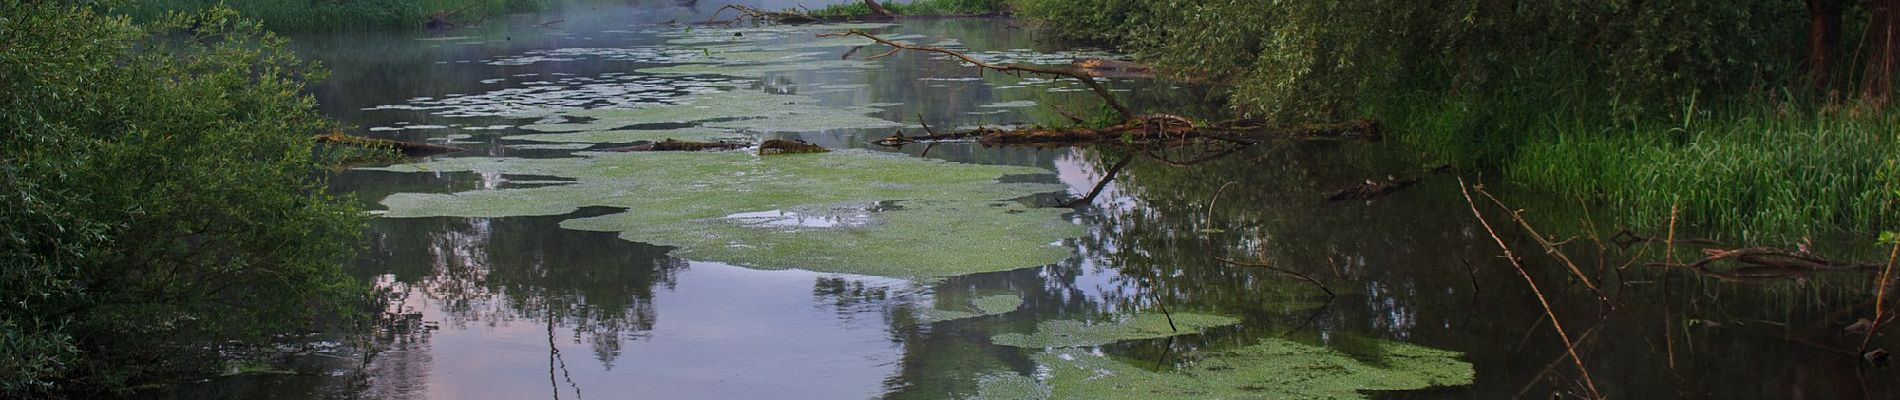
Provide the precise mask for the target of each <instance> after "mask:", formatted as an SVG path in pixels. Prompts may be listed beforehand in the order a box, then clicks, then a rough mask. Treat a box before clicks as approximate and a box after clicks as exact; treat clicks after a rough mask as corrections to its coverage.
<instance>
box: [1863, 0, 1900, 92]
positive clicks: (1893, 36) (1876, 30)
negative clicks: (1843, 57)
mask: <svg viewBox="0 0 1900 400" xmlns="http://www.w3.org/2000/svg"><path fill="white" fill-rule="evenodd" d="M1872 3H1873V4H1872V5H1871V10H1870V11H1872V12H1871V13H1870V14H1871V18H1869V21H1868V23H1867V46H1868V52H1867V72H1866V75H1867V76H1866V78H1865V80H1864V82H1862V83H1861V87H1860V91H1861V96H1862V98H1864V99H1866V100H1867V101H1868V102H1870V103H1872V105H1873V106H1875V107H1884V106H1886V105H1887V101H1888V100H1890V99H1891V97H1892V96H1893V89H1894V87H1893V83H1894V82H1893V80H1894V72H1896V71H1895V70H1896V69H1897V68H1900V0H1872Z"/></svg>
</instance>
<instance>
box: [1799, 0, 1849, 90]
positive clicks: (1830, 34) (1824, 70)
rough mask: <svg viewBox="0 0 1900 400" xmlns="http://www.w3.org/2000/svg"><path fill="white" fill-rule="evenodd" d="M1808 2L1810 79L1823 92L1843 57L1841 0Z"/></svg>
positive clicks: (1831, 84)
mask: <svg viewBox="0 0 1900 400" xmlns="http://www.w3.org/2000/svg"><path fill="white" fill-rule="evenodd" d="M1807 1H1808V21H1809V22H1808V76H1809V78H1810V79H1811V80H1812V81H1813V84H1814V88H1815V89H1816V90H1820V91H1822V92H1823V93H1825V92H1826V91H1828V89H1830V88H1831V87H1832V86H1833V85H1834V70H1835V69H1836V68H1839V66H1838V65H1836V64H1838V63H1839V61H1838V60H1839V59H1840V57H1841V0H1807Z"/></svg>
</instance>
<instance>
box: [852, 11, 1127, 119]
mask: <svg viewBox="0 0 1900 400" xmlns="http://www.w3.org/2000/svg"><path fill="white" fill-rule="evenodd" d="M845 36H859V37H863V38H865V39H871V41H874V42H877V43H878V44H882V45H885V46H890V47H891V48H892V50H891V51H889V52H885V53H884V54H879V55H876V56H871V57H870V59H877V58H883V57H886V56H889V55H891V54H893V53H896V52H897V50H912V51H922V52H929V53H938V54H944V55H948V56H951V57H956V58H957V59H959V60H962V61H963V62H965V63H969V64H970V65H975V66H976V67H977V68H982V69H987V70H992V71H996V72H1002V73H1013V74H1019V75H1020V74H1025V73H1027V74H1035V75H1046V76H1059V77H1068V78H1071V79H1075V80H1077V81H1080V82H1082V84H1083V85H1086V86H1088V87H1089V90H1092V91H1094V92H1095V95H1096V96H1097V97H1101V98H1102V101H1103V102H1105V103H1108V106H1109V107H1110V108H1114V109H1115V112H1116V113H1120V114H1121V116H1122V117H1123V119H1134V118H1135V113H1134V112H1133V111H1129V108H1128V106H1125V105H1122V102H1121V101H1120V100H1117V99H1115V95H1113V94H1110V93H1109V92H1108V88H1107V87H1104V86H1102V83H1101V82H1097V81H1096V80H1095V78H1094V77H1090V76H1089V74H1087V73H1084V72H1081V71H1078V70H1076V69H1073V68H1065V67H1048V66H1041V65H1022V64H1002V65H997V64H990V63H986V62H983V61H982V60H978V59H976V58H974V57H970V55H968V54H963V53H961V52H957V51H955V50H950V49H945V48H942V47H932V46H919V45H914V44H908V43H900V42H896V41H892V40H890V39H885V38H883V37H879V36H877V35H873V34H870V33H868V32H865V31H861V30H857V29H852V30H849V31H844V32H838V33H820V34H818V37H845Z"/></svg>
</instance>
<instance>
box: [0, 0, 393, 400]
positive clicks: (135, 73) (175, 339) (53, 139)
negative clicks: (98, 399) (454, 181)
mask: <svg viewBox="0 0 1900 400" xmlns="http://www.w3.org/2000/svg"><path fill="white" fill-rule="evenodd" d="M283 45H284V40H283V39H282V38H280V37H277V36H274V35H271V34H268V33H265V32H263V31H262V30H261V28H260V27H259V26H258V25H257V24H256V23H253V22H247V21H245V20H242V19H239V18H237V16H236V14H235V13H234V12H232V11H231V10H229V9H223V8H214V9H211V10H207V11H204V12H199V13H191V14H173V15H169V16H166V17H163V18H158V19H156V20H154V21H153V22H151V23H146V24H134V23H132V22H131V21H130V20H129V19H128V18H125V17H115V16H104V15H100V14H98V13H96V12H95V11H94V10H93V9H91V8H89V7H84V6H75V5H68V4H62V2H4V3H0V227H5V228H4V229H0V397H22V396H24V397H36V396H45V395H58V394H86V393H94V392H102V391H122V390H130V389H133V388H136V387H138V386H140V385H144V384H148V383H152V382H155V381H159V380H163V379H166V378H168V377H172V376H177V374H188V373H194V372H203V371H205V370H206V369H208V368H212V367H214V364H215V363H216V362H217V361H218V357H217V353H216V352H217V351H218V350H219V348H220V347H224V346H228V345H232V344H239V343H261V342H265V341H268V340H270V339H272V338H273V337H274V336H275V335H280V334H286V333H306V332H311V329H312V328H313V327H314V326H316V323H317V319H318V318H319V317H320V316H321V315H325V313H326V312H327V311H336V310H341V309H342V308H343V307H350V306H351V305H352V304H355V303H352V301H353V300H352V299H355V298H357V296H359V295H362V294H364V293H365V291H362V290H360V288H361V285H360V284H357V283H355V282H354V281H353V280H351V279H349V278H348V277H346V276H344V275H343V274H342V273H341V269H340V267H339V266H340V265H341V264H342V262H344V261H345V260H346V259H347V258H348V257H349V256H350V255H351V254H352V252H353V251H354V246H355V245H356V243H357V240H356V239H357V237H358V235H360V230H361V226H362V225H361V224H362V223H363V222H364V218H365V217H364V216H363V213H362V212H361V211H360V210H358V209H356V208H354V206H353V204H354V203H353V202H351V201H346V200H347V199H340V198H337V197H333V196H331V195H330V194H327V193H325V189H324V187H325V183H324V180H323V176H324V175H325V173H326V168H327V167H326V166H327V165H328V164H327V161H328V160H329V158H330V157H331V155H329V154H328V153H327V152H320V151H313V144H312V139H311V137H312V135H313V134H315V133H317V132H321V131H327V130H331V129H334V126H332V125H331V122H329V121H328V120H326V119H325V118H323V117H322V116H320V115H319V114H318V113H317V112H316V111H315V107H314V102H313V100H311V99H310V98H309V97H308V96H306V95H303V94H301V92H302V90H303V86H302V82H305V81H308V80H311V79H318V78H320V75H321V71H320V70H319V69H317V68H316V67H315V66H314V65H311V64H308V63H305V62H303V61H300V60H299V59H297V58H296V57H295V56H294V55H292V54H291V53H290V52H289V51H288V50H285V49H284V47H283Z"/></svg>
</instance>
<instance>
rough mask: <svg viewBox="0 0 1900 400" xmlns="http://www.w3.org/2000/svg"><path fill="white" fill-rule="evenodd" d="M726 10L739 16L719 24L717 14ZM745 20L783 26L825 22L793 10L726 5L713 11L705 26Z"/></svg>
mask: <svg viewBox="0 0 1900 400" xmlns="http://www.w3.org/2000/svg"><path fill="white" fill-rule="evenodd" d="M726 10H733V11H737V12H738V13H739V16H737V17H733V18H732V19H730V20H726V21H725V22H720V21H719V14H721V13H724V12H725V11H726ZM747 19H750V20H752V21H754V22H760V21H763V22H777V23H783V24H809V23H815V22H825V21H824V19H823V18H819V17H814V16H812V15H811V14H806V13H802V12H798V11H794V10H785V11H766V10H762V9H759V8H757V7H752V6H747V5H743V4H727V5H726V6H725V7H719V9H718V10H713V13H712V15H711V16H708V17H706V24H708V25H712V24H721V23H723V24H732V23H736V22H739V21H743V20H747Z"/></svg>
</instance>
